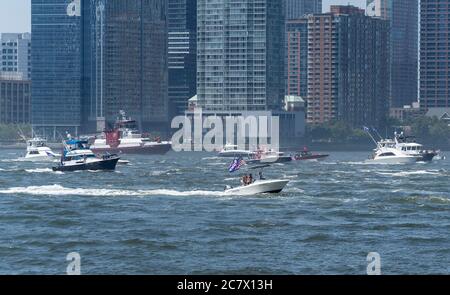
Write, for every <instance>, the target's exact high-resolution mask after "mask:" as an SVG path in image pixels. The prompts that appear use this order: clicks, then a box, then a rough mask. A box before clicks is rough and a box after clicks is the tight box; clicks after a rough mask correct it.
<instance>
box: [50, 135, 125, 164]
mask: <svg viewBox="0 0 450 295" xmlns="http://www.w3.org/2000/svg"><path fill="white" fill-rule="evenodd" d="M63 146H64V150H63V154H62V155H61V161H60V163H59V165H58V166H55V167H53V171H62V172H66V171H80V170H92V171H113V170H115V169H116V165H117V162H118V161H119V159H120V158H119V157H118V156H116V155H110V154H106V155H103V156H97V155H96V154H94V153H93V152H92V150H90V149H89V148H87V141H81V140H76V139H69V140H67V141H64V142H63Z"/></svg>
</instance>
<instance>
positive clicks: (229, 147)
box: [219, 143, 254, 158]
mask: <svg viewBox="0 0 450 295" xmlns="http://www.w3.org/2000/svg"><path fill="white" fill-rule="evenodd" d="M253 154H254V152H252V151H248V150H242V149H239V148H238V146H237V145H234V144H229V143H227V144H226V145H225V146H224V147H223V149H222V150H221V151H220V152H219V157H226V158H237V157H249V156H251V155H253Z"/></svg>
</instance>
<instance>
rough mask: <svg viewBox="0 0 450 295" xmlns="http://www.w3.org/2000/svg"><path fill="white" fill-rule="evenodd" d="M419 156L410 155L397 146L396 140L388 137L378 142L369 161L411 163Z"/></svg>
mask: <svg viewBox="0 0 450 295" xmlns="http://www.w3.org/2000/svg"><path fill="white" fill-rule="evenodd" d="M418 159H419V157H418V156H413V155H409V154H407V153H405V152H403V151H402V150H399V149H397V148H396V147H395V142H394V141H392V140H390V139H387V140H382V141H380V142H378V146H377V148H376V149H375V150H374V153H373V155H372V157H371V158H370V159H369V160H368V161H367V162H369V163H379V164H411V163H415V162H417V161H418Z"/></svg>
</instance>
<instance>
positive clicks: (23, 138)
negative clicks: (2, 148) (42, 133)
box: [17, 126, 27, 141]
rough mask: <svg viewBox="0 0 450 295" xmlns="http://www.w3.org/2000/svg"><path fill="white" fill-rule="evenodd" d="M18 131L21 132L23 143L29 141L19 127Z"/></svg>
mask: <svg viewBox="0 0 450 295" xmlns="http://www.w3.org/2000/svg"><path fill="white" fill-rule="evenodd" d="M17 129H18V130H19V131H18V134H19V137H20V138H21V139H22V140H23V141H27V138H26V136H25V134H24V133H23V131H22V129H21V128H20V127H19V126H18V127H17Z"/></svg>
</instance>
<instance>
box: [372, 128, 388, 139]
mask: <svg viewBox="0 0 450 295" xmlns="http://www.w3.org/2000/svg"><path fill="white" fill-rule="evenodd" d="M372 130H373V131H374V132H375V134H376V135H377V136H378V137H379V138H380V139H383V137H382V136H381V135H380V133H379V132H378V130H377V129H375V128H374V127H372ZM386 137H387V136H386Z"/></svg>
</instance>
